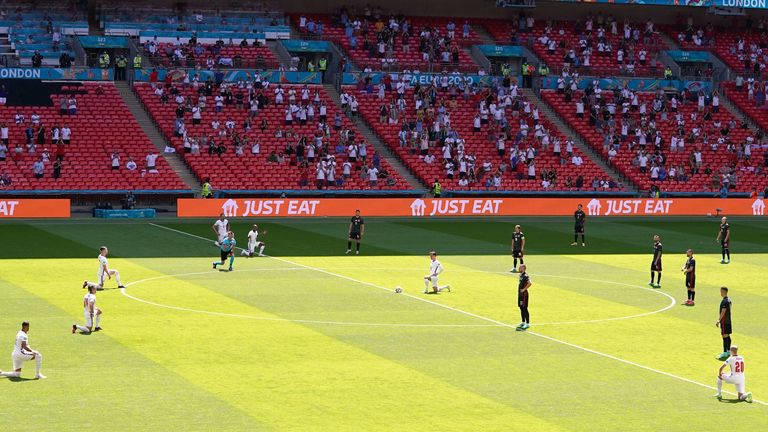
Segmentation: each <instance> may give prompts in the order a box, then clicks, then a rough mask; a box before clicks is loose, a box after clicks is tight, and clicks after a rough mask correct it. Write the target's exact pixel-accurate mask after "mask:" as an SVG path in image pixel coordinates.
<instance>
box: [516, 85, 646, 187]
mask: <svg viewBox="0 0 768 432" xmlns="http://www.w3.org/2000/svg"><path fill="white" fill-rule="evenodd" d="M522 90H523V93H524V94H525V96H526V97H527V98H528V100H530V101H533V102H534V103H535V105H536V106H537V107H539V109H540V110H541V111H542V112H543V113H544V115H545V116H546V117H547V118H548V119H549V120H550V121H551V122H552V124H554V125H555V126H557V128H558V130H559V131H560V132H561V133H562V134H563V135H565V136H566V137H567V138H568V139H569V140H571V141H573V143H574V145H575V146H576V147H577V148H578V149H579V150H580V151H581V152H582V153H583V154H584V155H586V156H587V157H588V158H589V159H590V160H591V161H592V162H594V163H595V164H596V165H597V166H599V167H600V169H602V170H603V171H605V172H607V173H610V174H611V175H612V176H613V177H615V178H617V179H620V180H621V186H622V187H623V189H624V190H627V191H631V192H638V191H639V190H640V189H639V188H638V186H637V185H636V184H635V183H633V182H632V181H631V180H630V179H629V178H628V177H627V176H625V175H624V174H623V173H622V172H621V171H618V170H617V169H615V168H612V167H611V166H610V165H608V163H607V162H606V160H605V159H603V158H602V156H600V155H599V154H597V152H595V150H594V149H593V148H592V147H591V146H589V145H587V144H586V143H585V142H584V140H583V139H582V137H581V135H579V133H578V132H576V130H574V129H573V128H572V127H571V126H570V125H569V124H568V123H567V122H566V121H565V120H564V119H563V118H562V117H561V116H560V115H559V114H558V113H557V111H555V110H554V109H553V108H552V106H550V105H549V103H547V102H546V101H544V100H543V99H542V98H540V97H539V95H538V94H536V92H535V91H533V90H532V89H529V88H526V89H522Z"/></svg>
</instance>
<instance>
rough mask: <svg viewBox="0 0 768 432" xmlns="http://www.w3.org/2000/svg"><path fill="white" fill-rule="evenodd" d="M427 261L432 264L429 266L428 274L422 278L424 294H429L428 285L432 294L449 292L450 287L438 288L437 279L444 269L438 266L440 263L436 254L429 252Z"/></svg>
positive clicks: (440, 265)
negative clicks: (430, 286)
mask: <svg viewBox="0 0 768 432" xmlns="http://www.w3.org/2000/svg"><path fill="white" fill-rule="evenodd" d="M429 259H430V260H432V262H431V263H430V264H429V274H428V275H426V276H424V294H429V285H430V284H432V292H433V293H435V294H437V293H439V292H440V291H442V290H446V291H448V292H451V286H450V285H443V286H438V278H439V277H440V273H442V272H443V270H445V269H444V268H443V265H442V264H440V261H438V260H437V252H435V251H431V252H430V253H429Z"/></svg>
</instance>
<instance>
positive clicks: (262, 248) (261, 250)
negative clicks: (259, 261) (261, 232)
mask: <svg viewBox="0 0 768 432" xmlns="http://www.w3.org/2000/svg"><path fill="white" fill-rule="evenodd" d="M266 247H267V246H266V245H261V247H260V248H259V255H263V254H264V248H266Z"/></svg>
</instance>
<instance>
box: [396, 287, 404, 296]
mask: <svg viewBox="0 0 768 432" xmlns="http://www.w3.org/2000/svg"><path fill="white" fill-rule="evenodd" d="M395 292H396V293H398V294H400V293H401V292H403V288H402V287H399V286H396V287H395Z"/></svg>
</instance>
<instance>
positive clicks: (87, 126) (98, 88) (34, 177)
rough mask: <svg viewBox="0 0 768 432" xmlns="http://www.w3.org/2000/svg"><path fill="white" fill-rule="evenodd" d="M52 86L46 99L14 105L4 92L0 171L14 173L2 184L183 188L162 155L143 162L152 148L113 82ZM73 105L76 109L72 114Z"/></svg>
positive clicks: (14, 187)
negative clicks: (4, 143)
mask: <svg viewBox="0 0 768 432" xmlns="http://www.w3.org/2000/svg"><path fill="white" fill-rule="evenodd" d="M56 87H57V88H56V89H54V90H52V92H51V93H50V96H49V97H48V99H49V100H50V103H48V104H40V105H36V106H27V105H15V104H13V105H12V104H11V102H10V101H11V99H9V104H7V105H4V106H1V107H0V122H1V123H2V124H3V125H5V126H7V127H8V144H7V155H6V158H5V160H4V161H0V175H7V176H9V177H10V180H11V184H10V185H9V186H5V189H6V190H8V189H10V190H126V189H129V190H184V189H187V187H186V186H185V185H184V183H183V182H182V181H181V179H180V178H179V177H178V176H177V175H176V173H175V172H174V171H173V170H172V169H171V168H170V167H169V166H168V164H167V163H166V161H165V160H164V159H163V157H162V156H158V157H156V162H155V163H156V165H155V167H156V170H149V169H147V168H148V165H147V164H148V160H147V156H148V155H150V154H154V155H157V150H156V148H155V146H154V145H153V144H152V143H151V142H150V140H149V138H147V136H146V135H145V134H144V132H143V131H142V130H141V128H140V127H139V124H138V123H137V122H136V119H135V118H134V117H133V116H132V115H131V113H130V111H129V110H128V107H127V106H126V105H125V103H124V102H123V99H122V98H121V97H120V95H119V94H118V92H117V89H116V88H115V87H114V85H112V84H107V83H104V84H93V83H87V84H82V85H75V84H72V85H64V86H56ZM40 91H41V92H42V91H43V90H40ZM41 97H46V95H42V96H41ZM62 104H64V105H63V111H62V108H61V107H62ZM73 106H76V114H70V108H71V107H73ZM62 112H63V114H62ZM66 129H69V130H70V131H71V135H69V132H67V131H66ZM28 133H29V136H30V138H28V135H27V134H28ZM67 137H69V139H67ZM65 140H66V141H69V143H66V141H65ZM0 146H1V145H0ZM153 152H154V153H153ZM0 153H6V152H0ZM114 154H116V155H117V156H118V162H117V166H118V168H117V169H113V167H112V164H113V155H114ZM57 159H61V160H60V161H58V162H57ZM130 159H133V160H134V161H135V163H136V167H135V169H133V170H129V169H128V168H127V167H126V165H127V164H128V161H129V160H130ZM153 159H155V156H150V158H149V161H152V160H153ZM36 164H37V165H36ZM56 164H60V169H59V170H58V171H59V176H58V178H56V177H55V172H56V171H57V170H56V169H55V166H56ZM38 177H40V178H38Z"/></svg>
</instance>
